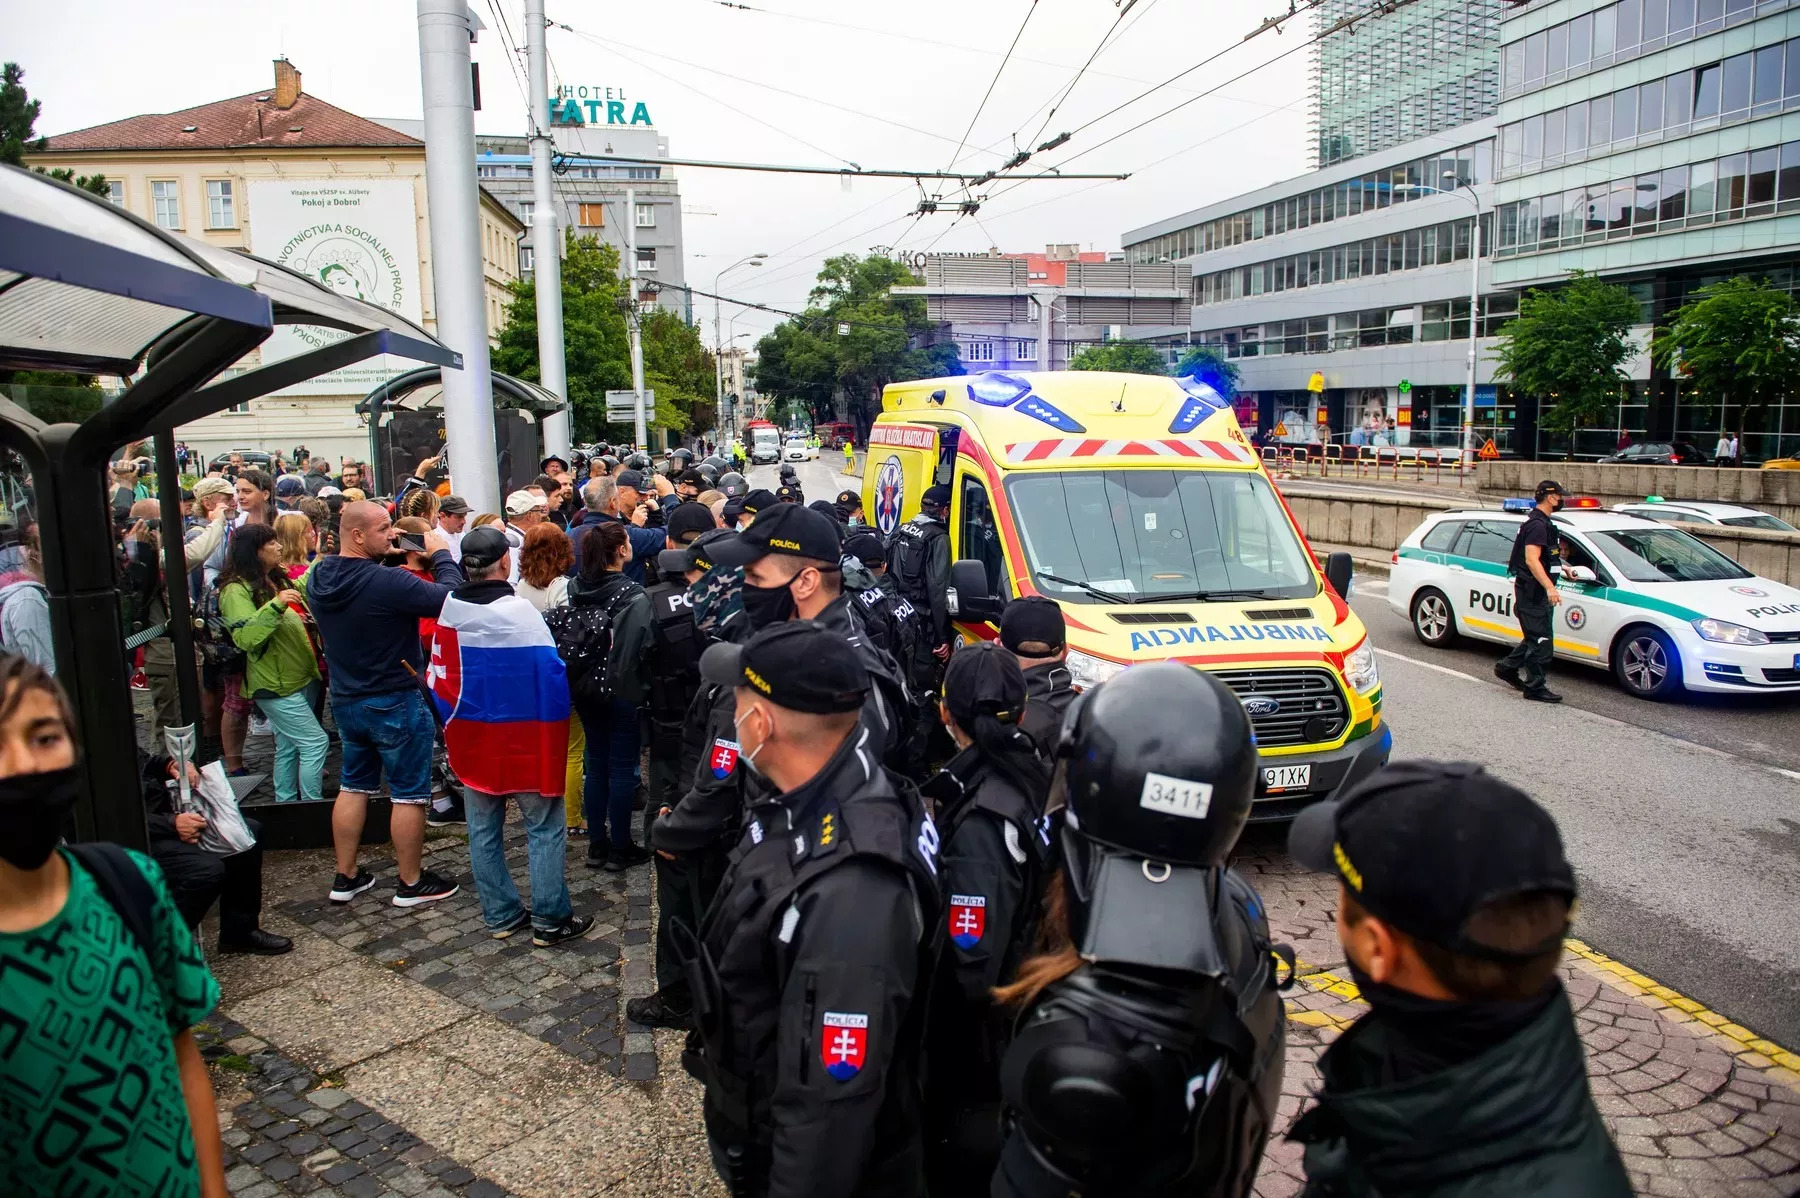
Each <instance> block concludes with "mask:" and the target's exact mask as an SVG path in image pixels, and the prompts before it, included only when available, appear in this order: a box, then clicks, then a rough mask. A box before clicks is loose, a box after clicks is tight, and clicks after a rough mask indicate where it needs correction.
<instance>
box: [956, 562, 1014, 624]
mask: <svg viewBox="0 0 1800 1198" xmlns="http://www.w3.org/2000/svg"><path fill="white" fill-rule="evenodd" d="M950 595H951V602H950V613H951V614H952V615H954V616H955V617H956V618H957V619H959V620H964V621H969V620H988V621H993V622H995V623H998V622H999V619H1000V609H1001V608H1003V607H1005V606H1006V601H1005V600H1004V599H1001V598H1000V597H998V596H996V595H990V594H988V576H987V567H986V566H985V565H983V564H982V563H980V562H978V561H976V560H975V559H974V558H964V559H963V560H962V561H960V562H952V563H951V565H950Z"/></svg>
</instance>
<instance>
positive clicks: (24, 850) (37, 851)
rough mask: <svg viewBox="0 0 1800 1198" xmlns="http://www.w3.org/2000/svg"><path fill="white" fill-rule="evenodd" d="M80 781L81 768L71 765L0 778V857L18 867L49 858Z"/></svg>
mask: <svg viewBox="0 0 1800 1198" xmlns="http://www.w3.org/2000/svg"><path fill="white" fill-rule="evenodd" d="M80 785H81V772H80V770H79V769H78V768H77V767H75V766H72V765H71V766H68V767H66V768H64V769H60V770H45V771H44V772H43V773H41V774H14V775H13V776H12V777H10V778H0V859H4V860H5V861H6V863H7V864H8V865H11V866H13V867H15V868H17V869H37V868H38V867H39V866H41V865H43V864H44V862H46V861H48V860H49V859H50V854H51V853H52V852H53V851H54V850H55V848H56V842H57V841H59V840H61V839H62V834H63V826H64V824H65V823H66V822H67V821H68V818H69V810H70V809H71V808H72V807H74V806H75V795H76V794H77V792H78V791H79V789H80Z"/></svg>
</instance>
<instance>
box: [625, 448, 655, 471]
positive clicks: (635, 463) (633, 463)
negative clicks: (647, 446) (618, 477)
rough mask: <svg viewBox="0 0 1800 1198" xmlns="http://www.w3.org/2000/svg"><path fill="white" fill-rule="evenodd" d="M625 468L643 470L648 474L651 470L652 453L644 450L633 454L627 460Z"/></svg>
mask: <svg viewBox="0 0 1800 1198" xmlns="http://www.w3.org/2000/svg"><path fill="white" fill-rule="evenodd" d="M625 468H626V469H627V470H642V471H643V472H644V473H646V474H648V473H649V472H650V455H649V454H647V453H644V452H642V451H639V452H638V453H634V454H632V455H631V457H630V458H629V459H628V460H627V461H626V463H625Z"/></svg>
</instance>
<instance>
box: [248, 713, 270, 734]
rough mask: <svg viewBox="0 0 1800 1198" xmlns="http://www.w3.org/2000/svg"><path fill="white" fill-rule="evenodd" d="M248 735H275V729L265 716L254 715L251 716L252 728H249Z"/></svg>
mask: <svg viewBox="0 0 1800 1198" xmlns="http://www.w3.org/2000/svg"><path fill="white" fill-rule="evenodd" d="M248 735H250V736H274V735H275V729H274V728H272V727H270V726H269V721H268V720H267V719H265V718H264V717H263V716H260V715H252V716H251V717H250V730H249V733H248Z"/></svg>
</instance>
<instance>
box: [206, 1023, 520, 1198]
mask: <svg viewBox="0 0 1800 1198" xmlns="http://www.w3.org/2000/svg"><path fill="white" fill-rule="evenodd" d="M195 1038H196V1040H197V1041H198V1042H199V1044H200V1054H201V1056H203V1057H204V1058H205V1059H206V1060H207V1061H208V1062H210V1063H211V1064H212V1065H213V1066H214V1067H215V1069H216V1070H217V1071H218V1074H219V1076H221V1077H223V1078H229V1079H236V1080H238V1081H239V1082H241V1088H239V1087H238V1086H232V1087H229V1088H228V1089H227V1090H226V1092H227V1093H228V1094H232V1095H233V1096H242V1098H243V1100H242V1101H240V1102H236V1103H235V1104H234V1105H232V1106H230V1107H229V1108H227V1109H224V1110H221V1112H220V1113H221V1116H222V1119H221V1127H222V1131H221V1136H222V1138H223V1139H224V1142H225V1184H226V1185H227V1186H229V1187H230V1189H231V1192H232V1193H233V1194H236V1195H237V1196H238V1198H281V1196H283V1195H288V1194H295V1195H299V1194H305V1195H310V1196H311V1198H340V1196H341V1198H455V1196H457V1195H461V1198H517V1196H516V1195H511V1194H509V1193H508V1192H507V1191H506V1190H504V1189H502V1188H501V1187H500V1186H497V1185H495V1184H494V1183H493V1182H492V1181H489V1180H486V1179H485V1178H481V1177H477V1176H476V1175H475V1174H474V1173H473V1172H471V1171H470V1170H469V1169H466V1168H464V1167H463V1166H462V1165H460V1164H458V1163H457V1162H456V1161H454V1160H451V1159H450V1158H449V1157H447V1156H445V1155H443V1154H442V1153H441V1152H439V1151H438V1150H437V1148H435V1147H433V1146H432V1145H430V1144H427V1143H425V1142H424V1141H423V1140H421V1139H419V1137H418V1136H415V1135H413V1134H412V1133H411V1132H409V1131H407V1130H405V1129H404V1128H402V1127H400V1126H399V1125H398V1124H396V1123H394V1122H392V1121H390V1120H389V1119H387V1118H386V1117H385V1116H384V1115H382V1113H381V1112H380V1111H377V1110H374V1109H372V1108H370V1107H368V1106H366V1105H364V1104H363V1103H360V1102H358V1101H356V1099H354V1098H353V1097H351V1095H350V1093H349V1092H348V1091H346V1090H344V1089H342V1088H341V1087H338V1086H333V1085H330V1084H328V1083H326V1082H324V1081H323V1080H322V1079H321V1078H319V1077H318V1076H317V1075H316V1074H313V1073H310V1072H308V1071H307V1070H306V1069H304V1068H302V1067H301V1066H299V1065H296V1064H295V1063H294V1062H292V1061H290V1060H288V1059H287V1058H286V1057H284V1056H283V1055H282V1054H281V1053H280V1052H278V1051H277V1050H276V1049H274V1048H271V1047H269V1046H268V1045H267V1044H265V1043H264V1042H263V1041H262V1040H260V1039H258V1038H257V1037H255V1036H252V1035H250V1034H249V1032H248V1030H247V1029H245V1028H244V1027H243V1025H241V1024H239V1023H236V1022H234V1021H232V1020H230V1019H225V1018H221V1017H217V1016H215V1017H214V1018H212V1019H211V1020H208V1021H207V1022H206V1023H205V1024H204V1025H202V1026H201V1027H200V1028H199V1029H198V1030H197V1032H196V1036H195Z"/></svg>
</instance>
